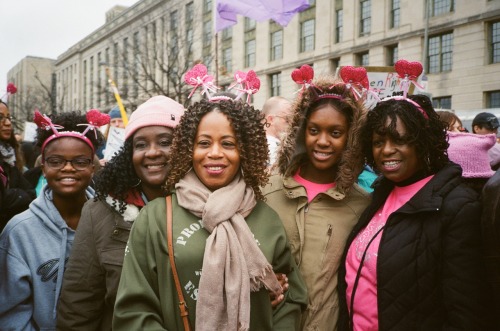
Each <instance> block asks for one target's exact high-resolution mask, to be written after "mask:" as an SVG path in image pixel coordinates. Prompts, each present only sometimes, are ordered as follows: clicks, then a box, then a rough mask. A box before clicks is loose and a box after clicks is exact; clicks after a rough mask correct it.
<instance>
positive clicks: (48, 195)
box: [29, 185, 95, 318]
mask: <svg viewBox="0 0 500 331" xmlns="http://www.w3.org/2000/svg"><path fill="white" fill-rule="evenodd" d="M85 193H86V196H87V199H92V198H93V197H94V194H95V192H94V189H93V188H91V187H87V189H86V191H85ZM40 194H41V195H43V196H44V199H35V200H34V201H33V202H32V203H31V204H30V207H29V209H30V210H31V211H32V212H33V213H34V214H35V215H37V216H38V217H39V218H40V220H41V221H42V224H43V226H44V227H45V228H46V229H47V230H48V231H49V232H51V233H52V234H53V235H54V236H55V237H57V238H59V239H60V241H61V245H60V248H59V269H58V272H57V283H56V291H55V301H54V302H55V303H54V310H53V315H54V316H53V317H54V318H55V317H56V313H57V309H56V308H57V301H58V298H59V294H60V292H61V287H62V279H63V274H64V269H65V267H66V250H67V247H68V241H69V240H71V241H72V240H73V238H74V235H75V231H74V230H73V229H71V228H70V227H69V226H68V225H67V224H66V222H65V221H64V219H63V218H62V217H61V214H60V213H59V211H58V210H57V208H56V206H55V205H54V203H53V202H52V201H53V192H52V189H51V188H50V187H49V186H47V185H46V186H45V187H44V188H43V190H42V192H41V193H40Z"/></svg>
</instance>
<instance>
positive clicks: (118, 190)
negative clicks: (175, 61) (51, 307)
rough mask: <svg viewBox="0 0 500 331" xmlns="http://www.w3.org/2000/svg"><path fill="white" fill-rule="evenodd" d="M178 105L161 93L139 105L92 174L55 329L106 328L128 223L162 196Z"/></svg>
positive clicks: (164, 193)
mask: <svg viewBox="0 0 500 331" xmlns="http://www.w3.org/2000/svg"><path fill="white" fill-rule="evenodd" d="M183 113H184V107H183V106H182V105H181V104H179V103H177V102H175V101H174V100H172V99H170V98H167V97H165V96H155V97H153V98H151V99H149V100H148V101H146V102H145V103H143V104H142V105H140V106H139V107H138V108H137V109H136V110H135V111H134V112H133V113H132V116H131V117H130V121H129V122H128V125H127V127H126V129H125V137H126V140H125V144H124V147H123V148H122V149H121V151H120V152H119V153H118V154H117V155H116V156H114V157H113V158H112V159H111V160H110V161H109V162H108V163H106V166H105V167H104V168H103V169H102V170H101V171H100V172H99V173H98V174H97V175H96V178H95V184H96V186H95V188H96V193H97V194H96V195H97V199H95V200H89V201H88V202H87V203H86V204H85V206H84V208H83V210H82V217H81V220H80V225H79V226H78V231H76V235H75V242H74V244H73V250H72V253H71V256H70V259H69V262H68V266H67V268H66V272H65V273H64V282H63V288H62V292H61V299H60V301H59V307H58V320H57V326H58V328H61V329H64V330H82V329H85V330H111V321H112V318H113V308H114V305H115V298H116V291H117V290H118V283H119V281H120V274H121V270H122V264H123V255H124V254H125V245H126V243H127V240H128V236H129V233H130V228H131V227H132V224H133V223H134V221H135V219H136V217H137V215H138V214H139V211H140V210H141V209H142V207H144V206H145V205H146V203H147V202H148V201H151V200H154V199H156V198H158V197H163V196H165V195H166V191H165V187H164V185H165V180H166V177H167V174H168V171H169V169H170V167H169V166H168V160H169V158H168V154H169V151H170V146H171V144H172V137H173V131H174V127H175V126H176V125H177V124H178V123H179V120H180V118H181V116H182V114H183Z"/></svg>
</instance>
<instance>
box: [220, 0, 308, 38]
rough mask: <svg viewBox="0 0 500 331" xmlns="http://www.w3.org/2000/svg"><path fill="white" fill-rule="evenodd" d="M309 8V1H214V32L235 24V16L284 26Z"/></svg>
mask: <svg viewBox="0 0 500 331" xmlns="http://www.w3.org/2000/svg"><path fill="white" fill-rule="evenodd" d="M308 7H309V0H216V10H215V32H219V31H221V30H223V29H225V28H227V27H230V26H232V25H234V24H236V21H237V20H236V15H242V16H245V17H248V18H251V19H254V20H256V21H265V20H269V19H272V20H273V21H275V22H276V23H278V24H280V25H281V26H286V25H287V24H288V23H289V22H290V20H291V19H292V18H293V15H295V14H296V13H298V12H301V11H303V10H305V9H307V8H308Z"/></svg>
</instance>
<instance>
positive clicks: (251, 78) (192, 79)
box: [184, 63, 260, 103]
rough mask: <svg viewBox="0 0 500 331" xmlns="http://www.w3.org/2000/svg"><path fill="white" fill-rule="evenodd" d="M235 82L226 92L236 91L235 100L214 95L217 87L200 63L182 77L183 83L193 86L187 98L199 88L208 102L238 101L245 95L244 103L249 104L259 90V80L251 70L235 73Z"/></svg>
mask: <svg viewBox="0 0 500 331" xmlns="http://www.w3.org/2000/svg"><path fill="white" fill-rule="evenodd" d="M234 80H235V82H234V83H233V84H231V85H230V86H229V88H228V91H230V90H232V89H235V90H236V91H238V93H237V94H236V98H234V99H233V98H231V97H229V96H224V95H215V94H216V93H217V90H218V89H219V87H217V86H215V84H214V77H213V76H212V75H209V74H208V70H207V67H206V66H205V65H203V64H201V63H199V64H196V65H195V66H194V67H193V68H192V69H191V70H189V71H188V72H186V74H185V75H184V81H185V82H186V84H188V85H191V86H193V90H192V91H191V93H190V94H189V96H188V98H191V96H192V95H193V94H194V92H195V91H196V90H197V89H198V88H199V87H201V89H202V92H201V94H202V95H204V94H206V96H207V98H208V100H209V101H212V102H217V101H221V100H234V101H235V100H239V99H241V98H242V97H243V96H244V95H245V94H246V95H247V98H246V102H247V103H249V102H250V97H251V96H252V95H253V94H255V93H257V92H258V91H259V89H260V79H259V78H258V77H257V74H256V73H255V71H253V70H249V71H248V72H243V71H236V73H235V74H234Z"/></svg>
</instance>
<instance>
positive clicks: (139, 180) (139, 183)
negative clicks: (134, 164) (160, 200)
mask: <svg viewBox="0 0 500 331" xmlns="http://www.w3.org/2000/svg"><path fill="white" fill-rule="evenodd" d="M137 180H138V182H137V184H135V185H132V187H137V186H139V185H141V179H140V178H137Z"/></svg>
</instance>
